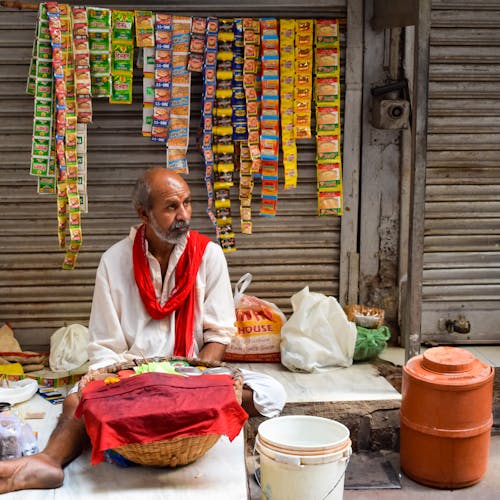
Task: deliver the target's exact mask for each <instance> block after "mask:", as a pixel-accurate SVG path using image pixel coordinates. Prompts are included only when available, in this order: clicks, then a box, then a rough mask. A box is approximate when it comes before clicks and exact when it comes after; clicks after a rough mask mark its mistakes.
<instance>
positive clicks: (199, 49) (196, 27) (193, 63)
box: [187, 17, 207, 73]
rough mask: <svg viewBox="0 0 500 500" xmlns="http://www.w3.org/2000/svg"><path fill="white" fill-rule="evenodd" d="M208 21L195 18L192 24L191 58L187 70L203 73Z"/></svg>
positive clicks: (202, 18) (189, 57)
mask: <svg viewBox="0 0 500 500" xmlns="http://www.w3.org/2000/svg"><path fill="white" fill-rule="evenodd" d="M206 30H207V20H206V18H204V17H193V20H192V23H191V37H190V41H189V56H188V62H187V69H188V70H189V71H195V72H197V73H201V72H202V70H203V61H204V59H205V38H206Z"/></svg>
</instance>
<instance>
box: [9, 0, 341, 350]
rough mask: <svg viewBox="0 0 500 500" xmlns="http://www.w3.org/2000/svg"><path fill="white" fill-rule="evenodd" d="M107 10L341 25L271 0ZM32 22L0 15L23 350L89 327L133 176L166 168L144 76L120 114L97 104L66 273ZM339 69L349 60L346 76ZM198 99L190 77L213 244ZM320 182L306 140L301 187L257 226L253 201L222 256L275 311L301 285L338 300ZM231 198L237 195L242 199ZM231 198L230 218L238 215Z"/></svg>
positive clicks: (325, 5) (14, 307)
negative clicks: (49, 181) (29, 79)
mask: <svg viewBox="0 0 500 500" xmlns="http://www.w3.org/2000/svg"><path fill="white" fill-rule="evenodd" d="M77 4H78V5H82V4H83V5H96V4H99V5H101V4H100V2H94V3H92V2H85V1H84V2H77ZM105 6H113V7H115V8H120V7H121V8H125V9H133V8H134V7H136V8H142V9H147V8H150V9H151V10H156V11H159V10H164V11H167V12H171V13H179V14H185V15H216V16H220V17H223V16H224V17H231V16H233V17H234V16H244V15H246V16H254V17H263V16H277V17H279V16H282V17H285V16H286V17H315V18H320V17H324V18H327V17H328V18H334V17H338V18H342V17H345V15H346V7H345V0H337V1H331V2H318V3H316V4H315V6H311V5H306V4H304V3H303V2H300V1H289V2H286V3H280V4H279V7H278V6H277V3H276V2H271V1H264V0H260V1H255V0H253V1H243V2H234V1H231V2H224V1H219V2H206V3H204V4H203V3H200V2H190V1H184V2H176V1H173V2H168V4H167V5H166V6H165V4H163V5H162V2H148V3H146V4H136V5H130V4H128V5H125V4H124V3H122V4H121V5H120V3H119V2H106V4H105ZM35 17H36V15H35V13H34V12H28V11H18V10H5V9H3V10H2V13H1V16H0V117H1V120H0V158H1V159H0V168H1V176H0V324H1V323H2V322H4V321H8V322H10V324H11V325H12V327H13V328H14V331H15V335H16V338H17V339H18V340H19V341H20V343H21V345H22V346H23V348H24V349H32V350H38V349H42V348H47V346H48V343H49V337H50V335H51V334H52V333H53V332H54V331H55V330H56V329H57V328H59V327H60V326H62V325H63V324H64V322H68V323H70V322H79V323H82V324H87V322H88V316H89V312H90V306H91V300H92V292H93V286H94V277H95V270H96V267H97V264H98V261H99V258H100V256H101V254H102V252H103V251H104V250H106V249H107V248H108V247H109V246H110V245H111V244H113V243H114V242H116V241H118V240H120V239H121V238H123V237H124V236H125V235H127V234H128V231H129V228H130V226H131V225H132V224H135V223H136V222H137V219H136V217H135V213H134V211H133V209H132V206H131V202H130V193H131V189H132V185H133V183H134V181H135V178H136V177H137V175H138V173H139V172H141V171H142V170H143V169H144V168H146V167H148V166H152V165H164V162H165V148H164V147H163V146H161V145H158V144H154V143H152V142H151V141H150V140H149V139H147V138H143V137H141V134H140V130H141V114H142V112H141V95H142V84H141V79H140V74H139V73H137V78H136V85H135V88H134V103H133V104H132V105H130V106H123V105H122V106H119V105H114V106H113V105H109V104H108V103H107V102H104V101H99V100H98V99H94V120H93V123H92V124H91V126H90V127H89V132H88V193H89V213H88V214H86V215H84V216H83V221H82V226H83V238H84V243H83V245H82V249H81V252H80V255H79V258H78V264H77V268H76V270H74V271H63V270H61V268H60V266H61V263H62V258H63V253H62V252H61V251H60V250H59V249H58V247H57V230H56V228H57V220H56V202H55V197H53V196H49V195H38V194H37V193H36V179H35V178H34V177H31V176H30V174H29V158H30V148H31V142H30V141H31V133H32V114H33V98H32V97H31V96H29V95H27V94H26V93H25V83H26V76H27V72H28V66H29V60H30V56H31V47H32V43H33V37H34V22H35ZM344 49H345V46H344V47H342V50H343V52H344ZM344 66H345V60H343V61H342V75H343V68H344ZM200 89H201V82H200V80H199V79H196V77H195V78H194V80H193V93H192V101H193V102H192V121H191V124H192V147H191V152H190V153H189V166H190V175H189V177H188V182H189V184H190V186H191V189H192V192H193V198H194V201H193V213H194V216H193V221H192V222H193V227H194V228H195V229H197V230H199V231H201V232H203V233H205V234H208V235H210V236H213V229H212V226H211V223H210V221H209V220H208V217H207V216H206V215H205V207H206V191H205V186H204V183H203V173H204V167H203V165H202V162H201V156H200V155H199V154H198V153H197V152H196V149H195V147H194V143H195V134H196V129H197V126H198V121H199V108H200V104H199V95H200ZM315 182H316V180H315V162H314V142H313V141H304V142H303V143H302V144H300V146H299V183H298V188H297V189H296V190H290V191H283V190H280V193H279V201H278V216H277V217H276V218H266V217H260V216H258V215H257V213H258V202H256V203H255V204H254V210H253V213H254V217H253V220H254V234H253V235H251V236H248V235H241V234H240V232H239V224H238V223H237V222H236V224H234V226H235V229H236V230H237V233H236V244H237V248H238V250H237V251H236V252H234V253H231V254H227V260H228V263H229V268H230V274H231V279H232V282H233V283H234V282H236V281H237V280H238V279H239V277H240V276H241V275H242V274H243V273H245V272H251V273H252V274H253V276H254V279H253V282H252V284H251V286H250V288H249V290H248V293H250V294H252V295H256V296H258V297H261V298H263V299H267V300H270V301H273V302H275V303H276V304H278V305H279V306H280V307H281V308H282V310H283V311H284V312H285V313H289V312H290V310H291V306H290V302H289V298H290V297H291V295H293V294H294V293H295V292H297V291H299V290H301V289H302V288H303V287H304V286H306V285H308V286H309V287H310V288H311V290H314V291H318V292H321V293H325V294H328V295H334V296H337V294H338V279H339V260H340V257H339V254H340V219H339V218H335V217H323V218H319V217H317V216H316V191H315ZM280 187H281V185H280ZM232 191H234V193H233V195H235V192H236V189H235V188H233V190H232ZM256 194H258V190H256ZM233 197H234V203H233V207H234V208H233V215H237V213H238V205H237V200H236V197H235V196H233Z"/></svg>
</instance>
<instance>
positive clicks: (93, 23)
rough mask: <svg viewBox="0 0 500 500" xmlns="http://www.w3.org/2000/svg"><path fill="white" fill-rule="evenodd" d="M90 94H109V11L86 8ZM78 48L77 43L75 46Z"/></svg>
mask: <svg viewBox="0 0 500 500" xmlns="http://www.w3.org/2000/svg"><path fill="white" fill-rule="evenodd" d="M87 26H88V34H89V54H90V79H91V95H92V96H93V97H109V96H110V95H111V11H110V10H109V9H101V8H98V7H88V8H87ZM75 48H77V49H78V45H77V46H76V47H75Z"/></svg>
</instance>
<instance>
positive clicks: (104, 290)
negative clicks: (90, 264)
mask: <svg viewBox="0 0 500 500" xmlns="http://www.w3.org/2000/svg"><path fill="white" fill-rule="evenodd" d="M135 234H136V228H132V229H131V230H130V234H129V236H128V237H127V238H125V239H123V240H121V241H119V242H118V243H115V244H114V245H113V246H112V247H111V248H109V249H108V250H107V251H106V252H104V254H103V255H102V258H101V262H100V264H99V267H98V268H97V274H96V282H95V289H94V298H93V301H92V311H91V314H90V322H89V347H88V354H89V361H90V369H96V368H101V367H104V366H108V365H111V364H114V363H119V362H123V361H129V360H132V359H135V358H142V357H146V358H147V357H155V356H171V355H172V354H173V351H174V341H175V314H171V315H170V316H167V317H166V318H165V319H162V320H156V319H153V318H151V316H150V315H149V313H148V312H147V311H146V308H145V307H144V305H143V302H142V299H141V296H140V294H139V289H138V288H137V285H136V282H135V278H134V268H133V261H132V246H133V243H134V238H135ZM185 246H186V243H185V241H184V242H183V243H180V244H178V245H175V247H174V249H173V251H172V254H171V256H170V260H169V263H168V268H167V272H166V274H165V279H164V280H163V282H162V277H161V269H160V264H159V262H158V261H157V260H156V258H155V257H153V255H152V254H151V253H150V252H149V251H148V252H147V256H148V261H149V266H150V269H151V278H152V281H153V286H154V288H155V290H156V296H157V299H160V300H161V304H162V305H163V304H164V303H165V301H166V300H167V298H168V297H169V295H170V293H171V292H172V290H173V288H174V286H175V268H176V266H177V263H178V261H179V258H180V256H181V255H182V252H183V251H184V248H185ZM146 249H147V242H146ZM235 322H236V313H235V309H234V300H233V295H232V290H231V281H230V279H229V271H228V268H227V262H226V258H225V256H224V253H223V251H222V248H221V247H220V246H219V245H217V244H216V243H213V242H210V243H209V244H208V245H207V247H206V249H205V253H204V255H203V259H202V262H201V265H200V268H199V270H198V274H197V276H196V298H195V313H194V354H195V355H196V354H198V353H199V351H200V350H201V349H202V347H203V345H204V344H206V343H207V342H219V343H221V344H225V345H228V344H229V343H230V342H231V338H232V337H233V335H234V334H235V333H236V327H235ZM241 372H242V374H243V379H244V382H245V384H247V385H248V386H249V387H251V389H252V390H253V392H254V395H253V400H254V405H255V407H256V408H257V410H258V411H259V412H260V413H261V414H262V415H264V416H266V417H274V416H276V415H278V414H279V413H280V412H281V410H282V409H283V406H284V405H285V402H286V392H285V390H284V388H283V386H282V385H281V384H280V383H279V382H278V381H276V380H275V379H273V378H272V377H270V376H269V375H265V374H263V373H256V372H250V371H248V370H243V369H242V370H241Z"/></svg>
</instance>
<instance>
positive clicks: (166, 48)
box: [144, 14, 172, 143]
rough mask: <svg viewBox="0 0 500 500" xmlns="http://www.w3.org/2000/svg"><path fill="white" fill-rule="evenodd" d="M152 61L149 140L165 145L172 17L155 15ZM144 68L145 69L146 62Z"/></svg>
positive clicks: (170, 79)
mask: <svg viewBox="0 0 500 500" xmlns="http://www.w3.org/2000/svg"><path fill="white" fill-rule="evenodd" d="M154 61H155V62H154V97H153V125H152V129H151V140H152V141H154V142H161V143H166V142H167V134H168V124H169V119H170V98H171V93H172V16H171V15H170V14H156V18H155V56H154ZM144 68H145V69H146V60H145V61H144ZM145 92H146V91H145Z"/></svg>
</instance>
